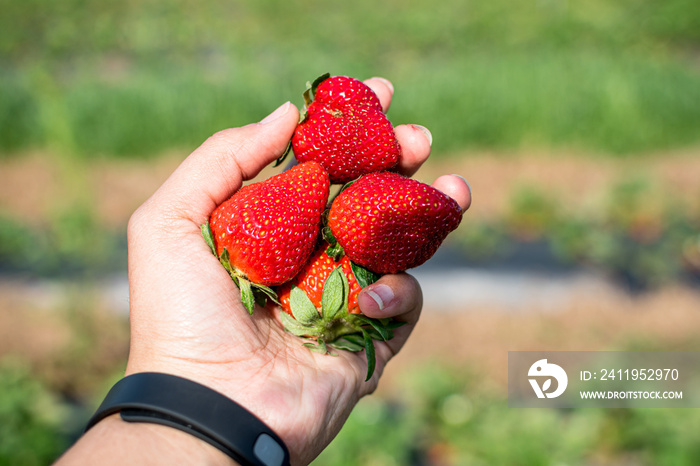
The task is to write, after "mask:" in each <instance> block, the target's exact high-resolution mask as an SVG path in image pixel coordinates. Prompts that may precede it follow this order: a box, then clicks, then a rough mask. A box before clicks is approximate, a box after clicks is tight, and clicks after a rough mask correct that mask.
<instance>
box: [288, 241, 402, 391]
mask: <svg viewBox="0 0 700 466" xmlns="http://www.w3.org/2000/svg"><path fill="white" fill-rule="evenodd" d="M327 248H328V243H326V242H323V243H321V244H320V245H319V247H318V248H317V249H316V251H315V252H314V253H313V254H312V256H311V259H309V262H308V263H307V264H306V266H305V267H304V268H303V269H302V271H301V272H300V273H299V275H297V276H296V277H295V278H294V279H293V280H292V281H291V282H289V283H285V284H284V285H282V286H280V287H278V288H277V293H278V296H279V302H280V305H281V306H282V310H283V311H284V312H282V313H281V314H280V316H281V319H282V323H283V324H284V327H285V329H287V331H289V332H290V333H293V334H294V335H297V336H300V337H304V338H308V339H311V340H314V341H315V343H311V342H307V343H305V344H304V346H307V347H309V348H310V349H312V350H314V351H318V352H321V353H327V352H329V348H337V349H344V350H348V351H353V352H357V351H362V350H365V355H366V358H367V380H369V378H370V377H371V376H372V373H373V372H374V367H375V364H376V361H375V356H374V342H373V340H384V341H386V340H389V339H391V338H393V336H394V335H393V329H395V328H397V327H399V326H401V325H402V324H403V323H401V322H395V321H393V320H391V319H371V318H369V317H366V316H364V315H362V314H361V312H360V309H359V306H358V305H357V296H358V294H359V293H360V291H361V290H362V288H364V287H366V286H367V285H369V284H371V283H373V282H374V281H376V280H377V279H378V278H379V275H376V274H373V273H372V272H369V271H368V270H366V269H364V268H362V267H359V266H358V265H356V264H353V263H351V262H350V261H349V260H348V258H347V257H343V258H342V259H341V260H340V261H339V262H337V263H336V262H335V261H334V260H333V259H332V258H331V257H330V256H328V255H327V254H326V249H327Z"/></svg>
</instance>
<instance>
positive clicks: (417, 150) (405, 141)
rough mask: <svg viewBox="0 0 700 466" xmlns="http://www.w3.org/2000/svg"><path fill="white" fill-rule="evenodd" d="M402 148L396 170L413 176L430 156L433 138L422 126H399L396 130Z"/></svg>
mask: <svg viewBox="0 0 700 466" xmlns="http://www.w3.org/2000/svg"><path fill="white" fill-rule="evenodd" d="M394 133H395V134H396V139H398V141H399V145H400V146H401V157H400V158H399V164H398V166H397V168H396V170H397V171H398V172H399V173H401V174H402V175H405V176H413V174H414V173H415V172H416V171H418V169H419V168H420V166H421V165H423V163H425V161H426V160H428V157H429V156H430V146H431V144H432V143H433V136H432V134H430V131H429V130H428V129H427V128H426V127H424V126H420V125H399V126H397V127H395V128H394Z"/></svg>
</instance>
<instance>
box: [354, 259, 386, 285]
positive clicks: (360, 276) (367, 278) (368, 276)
mask: <svg viewBox="0 0 700 466" xmlns="http://www.w3.org/2000/svg"><path fill="white" fill-rule="evenodd" d="M350 268H351V269H352V273H353V274H354V275H355V278H356V279H357V283H358V285H360V287H361V288H365V287H367V286H369V285H371V284H372V283H374V282H376V281H377V280H379V278H380V277H381V275H379V274H378V273H374V272H372V271H371V270H368V269H366V268H364V267H362V266H361V265H358V264H356V263H354V262H352V261H350Z"/></svg>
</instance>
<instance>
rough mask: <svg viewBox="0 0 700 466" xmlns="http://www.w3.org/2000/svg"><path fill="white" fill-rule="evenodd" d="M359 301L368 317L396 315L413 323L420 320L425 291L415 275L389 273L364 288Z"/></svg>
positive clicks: (401, 319)
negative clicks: (423, 291)
mask: <svg viewBox="0 0 700 466" xmlns="http://www.w3.org/2000/svg"><path fill="white" fill-rule="evenodd" d="M357 302H358V304H359V305H360V309H361V310H362V313H363V314H364V315H366V316H367V317H372V318H375V319H383V318H387V317H394V318H396V319H397V320H400V321H402V322H408V323H410V324H413V323H415V322H416V321H418V316H419V315H420V310H421V308H422V307H423V293H422V292H421V289H420V285H419V284H418V281H417V280H416V279H415V278H414V277H413V276H411V275H409V274H407V273H397V274H389V275H384V276H383V277H381V278H380V279H379V280H377V281H376V282H375V283H373V284H372V285H369V286H367V287H366V288H364V289H363V290H362V291H361V292H360V294H359V295H358V297H357Z"/></svg>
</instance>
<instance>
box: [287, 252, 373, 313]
mask: <svg viewBox="0 0 700 466" xmlns="http://www.w3.org/2000/svg"><path fill="white" fill-rule="evenodd" d="M328 246H329V245H328V243H326V242H325V241H324V242H322V243H321V244H320V245H319V246H318V247H317V248H316V251H315V252H314V253H313V254H312V255H311V258H310V259H309V261H308V262H307V263H306V265H305V266H304V268H303V269H302V270H301V272H299V274H298V275H297V276H296V277H294V279H292V281H290V282H287V283H286V284H284V285H282V286H281V287H279V288H278V290H277V295H278V297H279V302H280V304H281V305H282V310H284V311H285V312H286V313H287V314H289V315H290V316H294V314H293V313H292V312H291V308H290V304H289V294H290V292H291V290H292V288H293V287H295V286H296V287H299V288H300V289H301V290H302V291H303V292H304V293H306V296H308V297H309V299H310V300H311V303H312V304H313V305H314V306H315V307H316V308H317V309H321V300H322V297H323V285H324V284H325V283H326V280H327V279H328V276H329V275H330V274H331V272H333V270H335V269H336V268H337V267H338V266H340V267H341V268H342V270H343V273H344V274H345V277H346V278H347V281H348V286H349V294H348V312H349V313H350V314H359V313H360V308H359V307H358V305H357V295H358V294H359V293H360V291H361V290H362V287H361V286H360V284H359V283H358V281H357V279H356V278H355V274H354V273H353V266H352V263H351V262H350V259H348V258H347V256H343V257H342V259H340V260H339V261H338V262H337V263H336V262H335V260H333V258H332V257H331V256H329V255H328V254H326V249H328Z"/></svg>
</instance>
